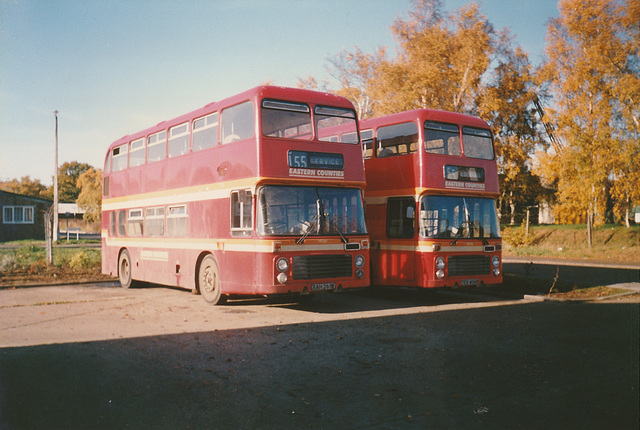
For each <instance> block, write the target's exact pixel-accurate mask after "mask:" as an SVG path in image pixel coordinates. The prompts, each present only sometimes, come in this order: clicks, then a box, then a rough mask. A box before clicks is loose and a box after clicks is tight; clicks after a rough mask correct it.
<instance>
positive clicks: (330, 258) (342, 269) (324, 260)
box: [291, 255, 353, 279]
mask: <svg viewBox="0 0 640 430" xmlns="http://www.w3.org/2000/svg"><path fill="white" fill-rule="evenodd" d="M352 267H353V266H352V263H351V255H305V256H298V257H293V262H292V264H291V270H292V274H293V279H323V278H348V277H350V276H352V274H353V269H352Z"/></svg>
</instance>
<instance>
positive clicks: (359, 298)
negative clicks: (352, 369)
mask: <svg viewBox="0 0 640 430" xmlns="http://www.w3.org/2000/svg"><path fill="white" fill-rule="evenodd" d="M303 297H304V296H303ZM506 299H507V298H505V297H498V296H495V295H490V294H485V293H482V292H481V291H475V292H474V291H471V290H460V289H456V290H452V289H435V290H433V289H429V290H425V289H421V288H406V287H387V286H384V287H382V286H373V287H368V288H363V289H358V290H355V291H348V292H343V293H334V294H318V295H314V296H307V297H305V298H303V299H302V300H300V296H298V297H297V298H290V299H289V300H285V299H279V300H278V299H276V300H275V301H274V302H273V303H272V304H271V306H278V307H281V308H285V309H292V310H298V311H304V312H314V313H322V314H339V313H355V312H366V311H379V310H392V309H410V308H417V307H435V306H443V305H452V304H460V303H478V302H496V301H504V300H506ZM230 303H231V302H230Z"/></svg>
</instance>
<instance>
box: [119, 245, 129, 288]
mask: <svg viewBox="0 0 640 430" xmlns="http://www.w3.org/2000/svg"><path fill="white" fill-rule="evenodd" d="M118 278H119V279H120V285H122V288H129V287H130V286H131V285H132V284H133V279H132V278H131V256H129V251H127V250H126V249H125V250H123V251H122V252H121V253H120V257H118Z"/></svg>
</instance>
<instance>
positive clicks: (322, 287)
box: [311, 282, 336, 291]
mask: <svg viewBox="0 0 640 430" xmlns="http://www.w3.org/2000/svg"><path fill="white" fill-rule="evenodd" d="M335 289H336V284H335V283H333V282H322V283H318V284H311V291H329V290H335Z"/></svg>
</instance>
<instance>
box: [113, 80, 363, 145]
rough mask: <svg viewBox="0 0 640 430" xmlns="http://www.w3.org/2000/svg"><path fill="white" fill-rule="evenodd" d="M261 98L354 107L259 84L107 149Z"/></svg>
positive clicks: (304, 92) (327, 97)
mask: <svg viewBox="0 0 640 430" xmlns="http://www.w3.org/2000/svg"><path fill="white" fill-rule="evenodd" d="M263 98H274V99H279V100H288V101H299V102H307V103H309V104H312V105H315V104H322V105H329V106H333V107H342V108H346V109H354V107H353V104H352V103H351V102H350V101H349V100H348V99H346V98H345V97H342V96H338V95H335V94H332V93H327V92H318V91H312V90H306V89H302V88H290V87H279V86H274V85H260V86H257V87H254V88H251V89H249V90H246V91H243V92H241V93H239V94H236V95H233V96H230V97H227V98H224V99H222V100H220V101H217V102H212V103H209V104H207V105H205V106H203V107H201V108H198V109H196V110H194V111H191V112H188V113H186V114H183V115H180V116H178V117H176V118H172V119H169V120H165V121H161V122H159V123H158V124H156V125H154V126H152V127H148V128H146V129H144V130H141V131H138V132H135V133H132V134H128V135H125V136H122V137H121V138H119V139H117V140H116V141H114V142H113V143H112V144H111V145H109V149H111V148H113V147H115V146H119V145H122V144H123V143H127V142H130V141H132V140H135V139H139V138H141V137H145V136H148V135H151V134H154V133H157V132H159V131H162V130H166V129H168V128H170V127H173V126H175V125H178V124H182V123H184V122H187V121H190V120H191V119H194V118H199V117H201V116H203V115H207V114H209V113H213V112H220V111H221V110H222V109H224V108H225V107H228V106H233V105H236V104H238V103H241V102H243V101H246V100H261V99H263Z"/></svg>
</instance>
